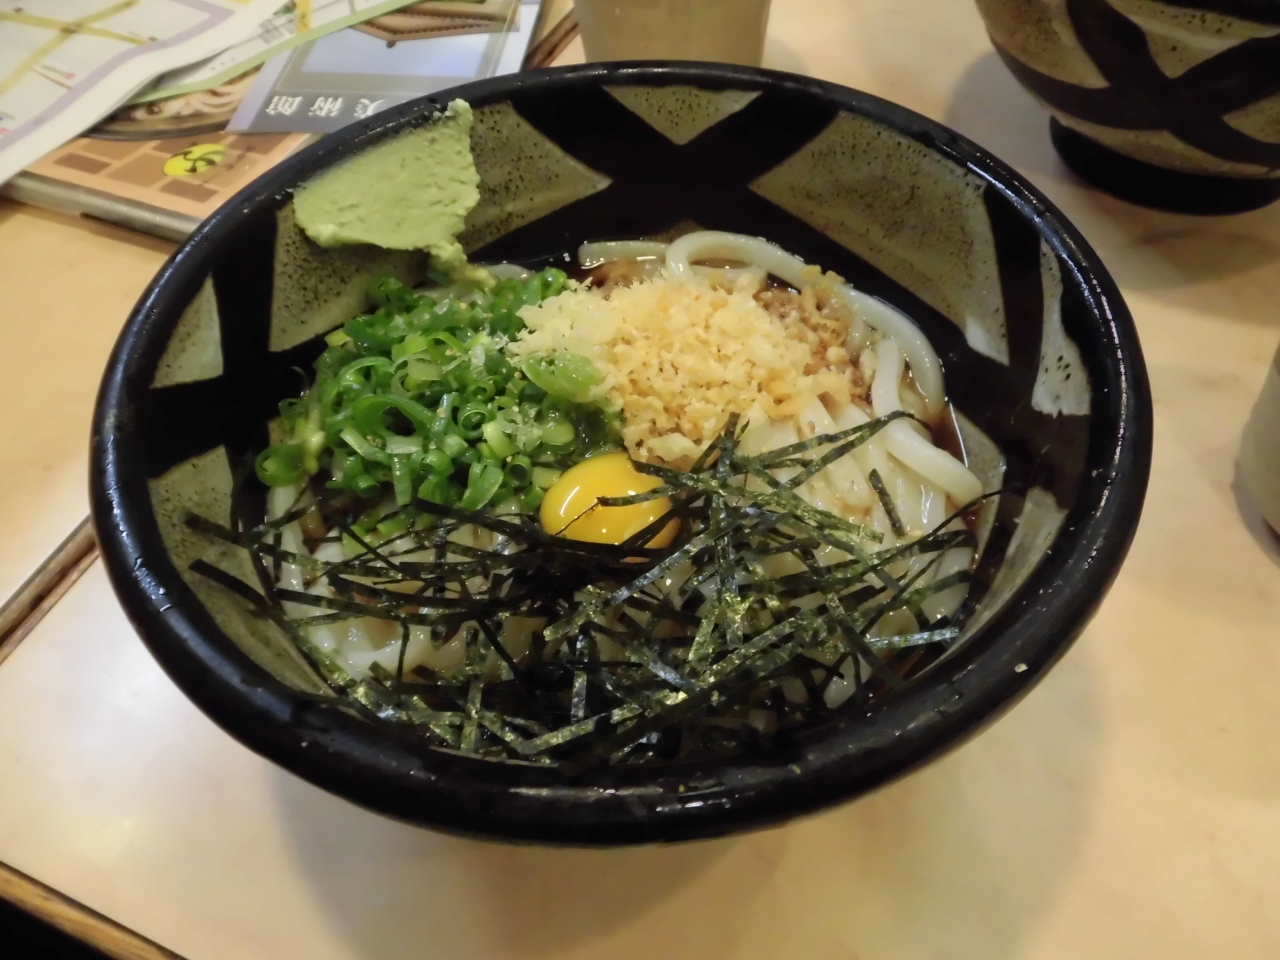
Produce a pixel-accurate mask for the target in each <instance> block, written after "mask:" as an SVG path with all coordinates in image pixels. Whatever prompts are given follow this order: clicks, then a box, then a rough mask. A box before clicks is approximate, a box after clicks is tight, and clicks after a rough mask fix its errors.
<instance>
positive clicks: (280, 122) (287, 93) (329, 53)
mask: <svg viewBox="0 0 1280 960" xmlns="http://www.w3.org/2000/svg"><path fill="white" fill-rule="evenodd" d="M538 8H539V2H538V0H523V2H521V3H520V4H519V7H518V8H517V9H518V19H515V22H514V23H512V24H510V29H508V30H505V31H502V32H498V33H477V34H470V35H461V36H446V37H424V38H420V39H414V40H401V41H397V42H396V43H395V44H394V45H390V46H389V45H388V44H387V43H386V42H385V41H384V40H382V39H379V38H378V37H376V36H370V35H369V34H367V33H364V32H362V31H360V30H356V29H347V30H342V31H339V32H337V33H333V34H330V35H329V36H327V37H323V38H321V39H320V40H317V41H315V42H314V43H309V44H306V45H304V46H301V47H298V48H297V49H295V50H293V51H291V52H289V53H286V54H281V55H280V56H279V57H276V58H274V59H272V60H271V61H269V62H268V63H267V64H266V65H265V66H264V67H263V68H262V72H261V73H260V74H259V75H258V79H257V81H256V82H255V83H254V86H253V89H252V90H250V92H249V94H248V96H246V97H245V99H244V102H243V103H241V105H240V108H239V109H238V110H237V112H236V115H235V117H234V118H233V119H232V121H231V124H230V125H229V127H228V129H231V130H251V131H254V132H262V133H283V132H295V131H304V132H314V133H330V132H332V131H334V130H338V129H341V128H342V127H344V126H346V125H347V124H348V123H351V122H352V121H353V120H360V119H363V118H365V117H369V116H372V115H373V114H375V113H378V112H379V111H381V110H385V109H387V108H388V107H392V106H395V105H396V104H399V103H403V102H405V101H406V100H412V99H414V98H416V97H422V96H427V95H429V94H432V93H436V92H438V91H440V90H445V89H447V88H449V87H455V86H458V85H459V84H462V83H467V82H468V81H471V80H479V79H481V78H484V77H492V76H497V75H499V74H505V73H515V72H516V71H518V70H519V69H520V65H521V61H522V60H523V58H524V54H525V51H526V50H527V49H528V47H529V42H530V40H531V39H532V35H533V30H534V26H535V24H536V23H537V21H538Z"/></svg>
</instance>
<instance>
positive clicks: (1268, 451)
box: [1240, 350, 1280, 532]
mask: <svg viewBox="0 0 1280 960" xmlns="http://www.w3.org/2000/svg"><path fill="white" fill-rule="evenodd" d="M1240 479H1241V480H1243V481H1244V485H1245V487H1246V488H1247V489H1248V491H1249V495H1250V496H1251V497H1253V499H1254V502H1255V503H1257V505H1258V508H1259V509H1260V510H1261V511H1262V516H1263V517H1264V518H1265V519H1266V521H1267V523H1268V524H1269V525H1270V526H1271V529H1272V530H1275V531H1277V532H1280V350H1277V351H1276V358H1275V360H1273V361H1272V363H1271V366H1270V367H1269V368H1268V369H1267V379H1266V382H1265V383H1263V385H1262V394H1261V396H1259V397H1258V402H1257V403H1256V404H1254V406H1253V414H1252V415H1251V416H1250V417H1249V422H1248V423H1247V424H1245V428H1244V435H1243V436H1242V437H1241V440H1240Z"/></svg>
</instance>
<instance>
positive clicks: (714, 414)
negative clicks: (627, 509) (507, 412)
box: [507, 273, 861, 467]
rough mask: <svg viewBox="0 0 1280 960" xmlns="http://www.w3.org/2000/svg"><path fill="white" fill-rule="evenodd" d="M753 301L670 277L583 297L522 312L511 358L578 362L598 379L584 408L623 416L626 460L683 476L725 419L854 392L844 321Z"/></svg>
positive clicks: (563, 297) (744, 293) (764, 295)
mask: <svg viewBox="0 0 1280 960" xmlns="http://www.w3.org/2000/svg"><path fill="white" fill-rule="evenodd" d="M783 292H784V291H777V293H783ZM753 293H754V291H752V290H750V289H745V288H739V289H736V290H726V289H723V288H721V287H717V286H713V285H712V284H711V283H709V282H708V281H706V280H705V279H702V278H700V277H695V278H690V279H685V278H681V277H676V276H673V275H670V274H667V273H662V274H659V275H658V276H656V277H654V278H651V279H648V280H641V281H638V282H636V283H634V284H632V285H631V286H625V287H616V288H614V289H612V290H610V291H609V292H608V293H604V292H601V291H599V290H595V289H592V288H590V287H581V288H578V289H576V290H571V291H568V292H565V293H562V294H560V295H559V296H556V297H552V298H551V299H549V300H545V301H543V302H542V303H540V304H536V305H533V306H527V307H524V308H523V309H521V311H520V316H521V317H522V318H523V319H524V322H525V324H526V325H527V327H528V329H527V330H525V331H524V332H522V333H521V335H520V337H519V339H518V340H516V341H515V342H513V343H512V344H510V345H509V346H508V348H507V350H508V353H509V354H510V355H511V356H512V358H513V359H514V360H517V361H518V360H521V359H523V358H525V357H528V356H533V355H545V354H554V353H558V352H561V351H566V352H569V353H575V354H578V355H580V356H583V357H586V358H587V359H589V360H590V361H591V362H592V363H593V364H594V365H595V367H596V369H597V370H598V371H599V373H600V374H601V377H602V379H601V382H600V383H599V384H597V385H596V387H595V388H594V389H593V392H592V396H591V399H593V400H605V401H606V402H608V403H609V404H610V405H612V406H613V407H614V408H615V409H617V410H618V411H619V412H620V413H621V415H622V423H623V427H622V439H623V442H624V443H625V444H626V447H627V450H628V451H629V452H630V454H631V456H632V457H633V458H635V459H637V460H645V461H649V462H661V463H665V464H668V465H671V466H676V467H688V466H689V465H690V464H692V462H693V461H694V459H696V457H697V456H698V454H699V453H701V452H702V450H703V449H704V448H705V447H706V445H707V444H708V443H710V442H711V441H712V440H713V439H714V438H715V437H716V436H718V435H719V433H720V431H721V430H722V429H723V428H724V425H725V422H726V420H727V419H728V417H729V415H730V414H731V413H738V414H744V415H746V416H748V417H749V418H751V419H756V418H758V417H761V416H766V417H768V418H770V419H772V420H782V419H786V418H789V417H793V416H795V415H797V414H798V413H799V412H800V411H801V410H803V409H804V408H805V407H807V406H808V405H809V404H810V403H811V402H812V401H813V400H815V399H819V398H821V397H822V396H824V395H828V396H830V397H831V398H832V399H834V400H836V401H839V402H844V403H847V402H849V401H850V400H851V399H852V398H853V394H854V391H855V388H857V387H858V386H859V385H860V379H859V377H858V374H857V371H856V370H855V369H854V368H852V367H851V365H850V358H849V355H848V353H847V352H846V351H845V349H844V347H843V343H844V339H845V337H847V335H848V324H847V322H845V321H844V320H842V319H840V318H833V317H830V316H827V315H826V314H823V313H822V312H821V311H819V310H818V309H817V307H816V305H813V309H812V310H807V309H792V308H791V307H792V304H791V303H787V304H786V307H787V308H788V309H778V308H779V307H780V306H783V305H782V304H779V303H777V302H773V301H771V300H770V296H771V294H772V293H773V291H767V290H766V291H762V292H760V293H759V296H760V298H761V299H763V300H764V301H765V303H769V305H770V307H772V308H773V310H774V311H775V312H776V314H777V315H775V313H771V312H770V310H769V309H766V307H765V306H764V305H762V303H761V301H760V300H758V299H757V298H756V296H755V295H753ZM776 299H777V298H776V297H775V298H774V301H776ZM787 299H794V300H796V301H800V300H812V294H811V293H809V292H808V291H806V293H805V294H803V295H794V294H791V295H789V297H788V298H787ZM804 306H806V307H808V306H810V304H809V303H808V302H805V303H804ZM859 392H861V391H859Z"/></svg>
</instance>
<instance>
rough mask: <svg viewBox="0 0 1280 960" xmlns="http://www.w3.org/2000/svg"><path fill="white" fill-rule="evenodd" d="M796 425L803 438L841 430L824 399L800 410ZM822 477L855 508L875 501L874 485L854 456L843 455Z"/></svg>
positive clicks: (823, 451) (821, 450) (814, 401)
mask: <svg viewBox="0 0 1280 960" xmlns="http://www.w3.org/2000/svg"><path fill="white" fill-rule="evenodd" d="M796 428H797V432H798V433H799V434H800V439H801V440H809V439H811V438H813V437H817V436H821V435H822V434H824V433H837V432H839V430H840V426H839V425H838V424H837V423H836V421H835V420H834V419H833V418H832V416H831V414H829V413H828V412H827V408H826V407H824V406H823V405H822V401H820V400H813V401H811V402H810V404H809V405H808V406H807V407H805V408H804V410H802V411H801V412H800V416H799V417H797V418H796ZM830 449H831V448H830V447H823V448H821V449H819V450H815V451H813V454H812V457H813V458H814V459H816V458H818V457H820V456H822V454H824V453H826V452H827V451H828V450H830ZM818 476H819V477H825V478H826V479H827V481H828V482H829V483H830V484H831V487H832V488H833V489H834V491H835V493H836V496H838V497H839V498H840V499H841V500H843V501H844V502H845V503H847V504H848V505H849V506H851V507H853V508H854V509H857V510H865V509H866V508H868V507H870V506H871V504H872V503H873V502H874V501H875V491H874V490H872V489H871V484H869V483H868V482H867V478H866V477H864V476H863V475H862V472H861V471H860V470H859V469H858V465H857V464H856V463H854V462H853V458H852V457H841V458H840V459H839V460H837V461H836V462H835V463H833V464H831V465H830V466H829V467H827V468H826V469H825V470H823V471H822V472H821V473H819V474H818Z"/></svg>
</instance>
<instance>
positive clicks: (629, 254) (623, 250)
mask: <svg viewBox="0 0 1280 960" xmlns="http://www.w3.org/2000/svg"><path fill="white" fill-rule="evenodd" d="M666 255H667V245H666V244H665V243H660V242H658V241H657V240H602V241H600V242H598V243H584V244H583V245H582V246H580V247H579V248H578V266H580V267H582V268H583V269H584V270H590V269H591V268H592V267H598V266H600V264H602V263H610V262H612V261H614V260H653V259H658V260H661V259H663V258H664V257H666Z"/></svg>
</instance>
